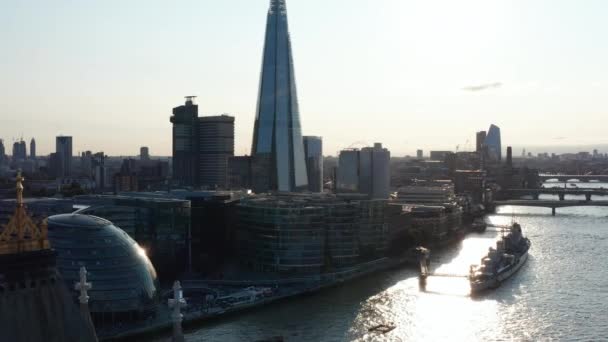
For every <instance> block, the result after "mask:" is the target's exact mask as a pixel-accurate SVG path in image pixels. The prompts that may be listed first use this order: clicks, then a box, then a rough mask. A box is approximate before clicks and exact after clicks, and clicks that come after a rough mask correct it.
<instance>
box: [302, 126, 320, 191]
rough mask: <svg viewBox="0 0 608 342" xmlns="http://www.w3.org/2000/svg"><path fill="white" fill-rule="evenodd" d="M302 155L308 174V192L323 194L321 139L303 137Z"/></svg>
mask: <svg viewBox="0 0 608 342" xmlns="http://www.w3.org/2000/svg"><path fill="white" fill-rule="evenodd" d="M304 155H305V156H306V173H307V174H308V191H310V192H323V138H321V137H313V136H305V137H304Z"/></svg>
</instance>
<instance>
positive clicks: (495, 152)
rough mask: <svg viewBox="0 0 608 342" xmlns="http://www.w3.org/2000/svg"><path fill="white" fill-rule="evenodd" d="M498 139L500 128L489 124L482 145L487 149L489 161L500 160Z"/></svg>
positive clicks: (500, 148) (500, 147)
mask: <svg viewBox="0 0 608 342" xmlns="http://www.w3.org/2000/svg"><path fill="white" fill-rule="evenodd" d="M500 140H501V139H500V128H499V127H498V126H496V125H491V126H490V129H489V130H488V135H487V136H486V139H485V141H484V145H485V146H486V147H487V149H488V159H489V161H494V162H498V161H501V160H502V145H501V141H500Z"/></svg>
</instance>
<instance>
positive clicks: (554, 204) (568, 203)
mask: <svg viewBox="0 0 608 342" xmlns="http://www.w3.org/2000/svg"><path fill="white" fill-rule="evenodd" d="M494 205H496V206H501V205H510V206H516V207H543V208H551V211H552V214H553V216H555V212H556V210H557V208H565V207H608V201H582V200H581V201H577V200H563V201H551V200H507V201H495V202H494Z"/></svg>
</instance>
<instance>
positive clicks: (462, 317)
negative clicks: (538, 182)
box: [186, 184, 608, 341]
mask: <svg viewBox="0 0 608 342" xmlns="http://www.w3.org/2000/svg"><path fill="white" fill-rule="evenodd" d="M580 186H585V185H583V184H580ZM587 186H589V185H587ZM593 186H598V187H599V186H600V185H599V184H594V185H593ZM602 186H604V187H608V185H606V184H602ZM544 198H550V197H547V196H544ZM573 198H574V197H573ZM486 221H487V222H489V223H492V224H497V225H502V224H509V223H511V222H512V221H516V222H519V223H520V224H521V225H522V228H523V230H524V234H525V235H526V236H527V237H528V238H529V239H530V240H531V241H532V247H531V250H530V258H529V260H528V262H527V264H526V265H524V266H523V267H522V269H521V270H520V271H519V272H518V273H517V274H516V275H515V276H514V277H512V278H511V279H509V280H507V281H506V282H505V283H503V285H502V286H501V287H500V288H498V289H497V290H495V291H492V292H489V293H487V294H485V295H483V296H480V297H477V298H472V297H470V296H469V286H468V282H467V280H466V279H464V278H432V277H431V278H429V280H428V283H427V288H426V291H425V292H421V291H420V289H419V287H418V280H417V272H416V270H412V269H402V270H393V271H386V272H381V273H377V274H374V275H372V276H369V277H366V278H363V279H360V280H356V281H353V282H350V283H348V284H345V285H344V286H341V287H338V288H334V289H330V290H326V291H323V292H320V293H318V294H314V295H309V296H305V297H300V298H296V299H292V300H286V301H284V302H280V303H277V304H273V305H270V306H267V307H265V308H260V309H256V310H253V311H249V312H247V313H244V314H239V315H235V316H231V317H228V318H225V319H221V320H218V321H216V322H211V323H206V324H203V325H201V326H199V327H197V328H193V329H191V330H189V331H188V335H187V338H186V339H187V341H258V340H264V339H269V338H272V337H278V336H280V337H282V338H283V339H284V340H285V341H546V340H556V341H557V340H560V341H561V340H568V341H599V340H606V339H608V323H607V321H606V319H607V317H608V252H607V249H608V208H597V207H580V208H563V209H558V211H557V216H556V217H552V216H551V209H547V208H524V207H501V208H499V209H498V210H497V213H496V214H493V215H489V216H487V217H486ZM498 236H499V233H498V232H496V231H490V229H489V231H488V232H486V233H484V234H475V233H472V234H469V235H468V236H467V237H466V239H465V240H464V241H462V242H461V243H459V244H456V245H454V246H452V247H448V248H447V249H445V250H443V251H441V252H435V253H433V254H432V257H431V260H432V265H431V267H432V269H434V270H436V271H439V272H442V273H454V274H462V275H465V274H466V273H467V271H468V268H469V265H470V264H474V263H479V260H480V258H481V257H482V256H483V255H484V254H485V252H486V251H487V249H488V248H489V247H490V246H492V245H494V244H495V240H496V238H497V237H498ZM383 323H392V324H393V325H395V326H396V328H395V329H394V330H393V331H391V332H389V333H387V334H385V335H382V334H379V333H370V332H369V331H368V330H369V328H371V327H373V326H376V325H378V324H383Z"/></svg>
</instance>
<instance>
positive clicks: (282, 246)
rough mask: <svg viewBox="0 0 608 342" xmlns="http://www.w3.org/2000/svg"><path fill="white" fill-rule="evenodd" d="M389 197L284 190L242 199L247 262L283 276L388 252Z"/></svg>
mask: <svg viewBox="0 0 608 342" xmlns="http://www.w3.org/2000/svg"><path fill="white" fill-rule="evenodd" d="M387 203H388V201H386V200H368V199H367V198H366V197H365V196H363V195H349V196H336V195H327V194H324V195H321V194H293V193H292V194H281V195H266V196H257V197H254V198H247V199H243V200H242V201H241V203H239V204H238V205H237V213H238V225H237V233H238V239H239V251H240V260H241V263H242V264H244V265H246V266H248V267H249V268H251V269H253V270H256V271H261V272H270V273H277V274H280V275H282V276H290V275H302V274H309V275H310V274H319V273H324V272H331V271H335V270H339V269H342V268H346V267H353V266H356V265H357V264H358V263H361V262H365V261H370V260H375V259H379V258H382V257H384V255H385V253H386V249H387V237H388V228H387V224H386V223H385V220H384V215H385V210H386V207H387Z"/></svg>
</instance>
